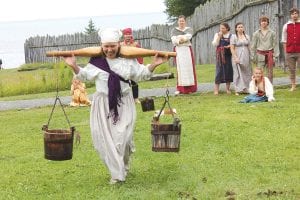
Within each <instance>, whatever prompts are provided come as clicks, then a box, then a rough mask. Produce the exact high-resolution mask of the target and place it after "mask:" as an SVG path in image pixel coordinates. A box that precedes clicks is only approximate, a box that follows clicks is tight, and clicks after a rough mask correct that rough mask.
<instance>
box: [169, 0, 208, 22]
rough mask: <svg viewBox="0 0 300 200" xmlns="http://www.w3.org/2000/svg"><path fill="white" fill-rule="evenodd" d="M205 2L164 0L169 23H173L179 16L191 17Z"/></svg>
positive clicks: (197, 0) (203, 0)
mask: <svg viewBox="0 0 300 200" xmlns="http://www.w3.org/2000/svg"><path fill="white" fill-rule="evenodd" d="M206 1H207V0H164V3H165V5H166V10H165V13H167V15H168V18H169V21H171V22H174V21H175V20H177V18H178V16H179V15H185V16H186V17H188V16H190V15H192V14H193V13H194V11H195V8H197V7H198V6H199V5H201V4H205V3H206Z"/></svg>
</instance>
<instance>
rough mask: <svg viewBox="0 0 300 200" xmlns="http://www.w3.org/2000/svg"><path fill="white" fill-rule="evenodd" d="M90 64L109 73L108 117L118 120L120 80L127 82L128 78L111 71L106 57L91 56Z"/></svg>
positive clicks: (114, 120) (120, 93)
mask: <svg viewBox="0 0 300 200" xmlns="http://www.w3.org/2000/svg"><path fill="white" fill-rule="evenodd" d="M89 63H91V64H92V65H94V66H96V67H98V68H99V69H101V70H103V71H106V72H107V73H109V77H108V82H107V86H108V103H109V111H110V114H109V116H108V117H110V116H112V117H113V122H114V123H116V122H117V121H118V120H119V113H118V106H120V104H121V103H122V99H121V98H122V92H121V84H120V80H121V81H123V82H126V83H129V81H128V80H125V79H123V78H122V77H120V76H119V75H118V74H116V73H115V72H114V71H112V70H111V69H110V67H109V65H108V62H107V60H106V58H104V57H92V58H91V59H90V61H89Z"/></svg>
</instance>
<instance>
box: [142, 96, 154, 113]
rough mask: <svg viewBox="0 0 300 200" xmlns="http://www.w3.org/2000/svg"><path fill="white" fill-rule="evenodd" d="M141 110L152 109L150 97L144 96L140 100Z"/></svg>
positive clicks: (152, 101) (152, 103)
mask: <svg viewBox="0 0 300 200" xmlns="http://www.w3.org/2000/svg"><path fill="white" fill-rule="evenodd" d="M141 105H142V111H143V112H146V111H151V110H154V109H155V108H154V100H153V99H152V98H149V97H146V98H144V99H142V100H141Z"/></svg>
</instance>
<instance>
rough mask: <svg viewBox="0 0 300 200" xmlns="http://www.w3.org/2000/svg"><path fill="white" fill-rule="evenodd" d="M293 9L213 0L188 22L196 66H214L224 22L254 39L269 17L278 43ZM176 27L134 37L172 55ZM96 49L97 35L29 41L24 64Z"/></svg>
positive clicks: (299, 0) (267, 1)
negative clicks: (62, 53)
mask: <svg viewBox="0 0 300 200" xmlns="http://www.w3.org/2000/svg"><path fill="white" fill-rule="evenodd" d="M293 6H298V7H299V6H300V0H226V1H225V0H211V1H208V2H207V3H206V4H205V5H201V6H199V7H197V8H196V9H195V12H194V14H193V15H192V16H190V17H188V18H187V24H188V25H189V26H191V27H192V28H193V30H194V35H193V38H192V44H193V50H194V54H195V61H196V63H197V64H205V63H214V61H215V48H214V47H213V46H212V44H211V42H212V39H213V36H214V34H215V33H216V32H218V29H219V24H220V23H221V22H227V23H228V24H229V25H230V27H231V32H232V33H234V25H235V23H237V22H243V23H244V24H245V28H246V34H248V35H250V36H251V37H252V34H253V33H254V32H255V30H257V29H258V28H259V17H260V16H262V15H266V16H268V17H269V18H270V27H271V28H272V29H273V30H274V31H276V33H277V34H278V43H279V42H280V40H281V31H282V26H283V24H284V23H286V22H287V20H288V18H289V12H288V10H289V9H290V8H291V7H293ZM176 25H177V24H176V23H175V24H173V25H152V26H150V27H146V28H144V29H139V30H135V31H134V37H135V39H136V40H138V41H139V42H140V44H141V46H142V47H143V48H149V49H156V50H162V51H172V49H173V46H172V44H171V40H170V32H171V29H172V28H173V27H174V26H176ZM95 45H99V38H98V36H97V35H92V36H88V35H84V34H79V33H78V34H74V35H63V36H58V37H50V36H46V37H34V38H29V39H28V40H26V42H25V45H24V46H25V47H24V48H25V61H26V63H31V62H48V61H51V59H52V58H47V57H45V52H46V51H51V50H73V49H78V48H82V47H87V46H95ZM280 47H281V45H280ZM281 51H282V49H281ZM281 55H282V54H281Z"/></svg>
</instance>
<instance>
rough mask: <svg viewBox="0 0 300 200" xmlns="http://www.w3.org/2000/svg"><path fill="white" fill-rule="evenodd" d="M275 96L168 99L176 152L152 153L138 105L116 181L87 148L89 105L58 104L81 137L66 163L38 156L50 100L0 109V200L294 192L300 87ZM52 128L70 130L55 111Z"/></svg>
mask: <svg viewBox="0 0 300 200" xmlns="http://www.w3.org/2000/svg"><path fill="white" fill-rule="evenodd" d="M275 97H276V100H277V101H276V102H273V103H257V104H240V103H237V102H238V101H239V100H240V99H241V98H243V97H242V96H235V95H227V94H220V95H219V96H217V97H216V96H215V95H213V93H205V94H203V93H202V94H199V93H198V94H193V95H180V96H177V97H170V104H171V106H172V107H174V108H176V110H177V112H178V115H179V118H180V119H181V123H182V130H181V141H180V152H179V153H155V152H152V151H151V127H150V122H151V119H152V116H153V112H142V111H141V108H140V106H139V105H137V116H138V117H137V122H136V126H135V135H134V140H135V145H136V152H135V153H134V154H133V157H132V162H131V169H130V171H129V174H128V177H127V179H126V182H125V183H123V184H117V185H113V186H111V185H109V184H108V181H109V179H110V175H109V173H108V171H107V168H106V167H105V165H104V164H103V163H102V161H101V160H100V159H99V156H98V154H97V152H96V150H95V149H94V147H93V143H92V139H91V134H90V128H89V114H90V113H89V109H90V108H88V107H81V108H73V107H65V110H66V113H67V115H68V117H69V119H70V122H71V124H72V125H74V126H75V127H76V130H77V131H78V132H79V133H80V136H81V142H80V144H79V145H78V146H77V145H74V148H73V158H72V160H69V161H49V160H46V159H44V146H43V145H44V141H43V134H42V131H41V127H42V125H43V124H45V123H47V121H48V119H49V115H50V112H51V109H52V107H42V108H38V109H30V110H11V111H1V112H0V119H1V120H0V143H1V148H0V162H1V167H0V174H1V181H0V199H5V200H6V199H7V200H10V199H22V200H27V199H28V200H31V199H46V200H48V199H64V200H71V199H72V200H73V199H89V200H98V199H112V200H117V199H118V200H123V199H124V200H140V199H143V200H159V199H163V200H174V199H178V200H180V199H181V200H183V199H186V200H192V199H198V200H202V199H203V200H218V199H220V200H225V199H241V200H247V199H249V200H258V199H261V200H262V199H274V200H275V199H276V200H286V199H289V200H296V199H300V193H299V191H300V168H299V166H300V159H298V158H299V143H300V134H299V128H300V127H299V126H300V118H299V112H298V111H299V110H300V102H299V98H300V90H297V91H295V92H289V91H288V90H287V89H278V90H276V96H275ZM162 104H163V98H155V106H156V107H157V108H160V106H161V105H162ZM49 127H50V128H51V129H56V128H62V129H66V128H68V125H67V123H66V120H65V117H64V115H63V113H62V111H61V110H60V108H56V110H55V112H54V115H53V118H52V120H51V123H50V126H49ZM230 194H231V195H230Z"/></svg>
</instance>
